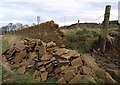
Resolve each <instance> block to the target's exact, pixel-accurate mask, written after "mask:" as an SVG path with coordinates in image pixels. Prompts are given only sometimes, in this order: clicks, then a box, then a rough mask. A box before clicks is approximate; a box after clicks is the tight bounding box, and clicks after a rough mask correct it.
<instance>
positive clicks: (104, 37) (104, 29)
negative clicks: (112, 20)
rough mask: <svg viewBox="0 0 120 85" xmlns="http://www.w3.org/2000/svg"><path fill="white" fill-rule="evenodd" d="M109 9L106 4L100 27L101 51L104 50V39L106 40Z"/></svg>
mask: <svg viewBox="0 0 120 85" xmlns="http://www.w3.org/2000/svg"><path fill="white" fill-rule="evenodd" d="M110 9H111V6H110V5H107V6H106V8H105V14H104V21H103V27H102V29H101V39H100V50H101V52H103V53H104V51H105V47H106V40H107V35H108V29H109V17H110Z"/></svg>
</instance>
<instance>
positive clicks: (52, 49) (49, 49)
mask: <svg viewBox="0 0 120 85" xmlns="http://www.w3.org/2000/svg"><path fill="white" fill-rule="evenodd" d="M55 49H58V47H51V48H47V51H54V50H55Z"/></svg>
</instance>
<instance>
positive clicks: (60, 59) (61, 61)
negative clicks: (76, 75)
mask: <svg viewBox="0 0 120 85" xmlns="http://www.w3.org/2000/svg"><path fill="white" fill-rule="evenodd" d="M57 60H58V62H59V63H60V64H62V63H69V60H66V59H62V58H57Z"/></svg>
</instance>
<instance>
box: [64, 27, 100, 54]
mask: <svg viewBox="0 0 120 85" xmlns="http://www.w3.org/2000/svg"><path fill="white" fill-rule="evenodd" d="M65 36H66V39H67V41H68V48H70V49H74V50H77V51H78V52H80V53H86V52H88V51H89V49H90V47H91V45H92V43H93V42H94V40H96V39H98V37H99V36H100V33H99V32H96V31H94V30H85V29H83V30H70V31H66V32H65Z"/></svg>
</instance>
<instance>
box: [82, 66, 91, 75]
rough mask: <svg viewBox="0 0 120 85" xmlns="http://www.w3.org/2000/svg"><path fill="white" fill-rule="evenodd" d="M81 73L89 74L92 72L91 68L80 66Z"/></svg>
mask: <svg viewBox="0 0 120 85" xmlns="http://www.w3.org/2000/svg"><path fill="white" fill-rule="evenodd" d="M82 70H83V74H84V75H90V74H93V72H92V69H91V68H89V67H87V66H82Z"/></svg>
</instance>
